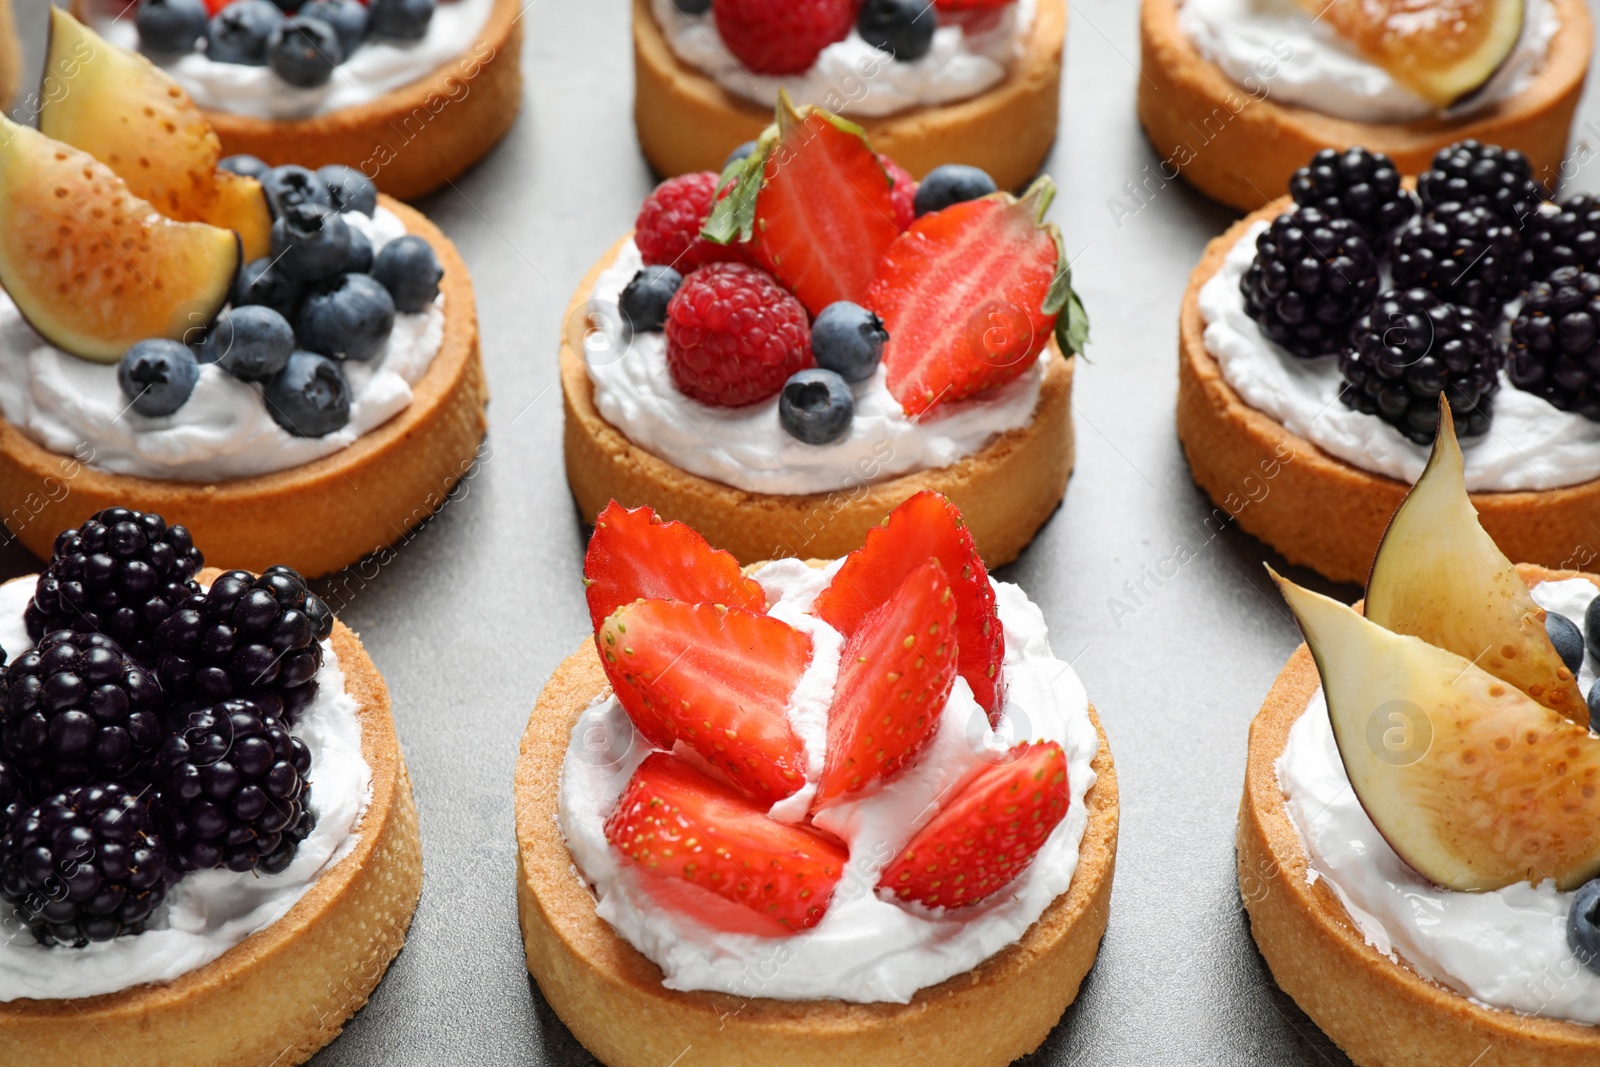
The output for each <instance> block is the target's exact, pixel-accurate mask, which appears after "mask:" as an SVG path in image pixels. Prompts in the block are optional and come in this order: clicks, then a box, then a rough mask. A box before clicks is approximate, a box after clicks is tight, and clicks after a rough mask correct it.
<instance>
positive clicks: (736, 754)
mask: <svg viewBox="0 0 1600 1067" xmlns="http://www.w3.org/2000/svg"><path fill="white" fill-rule="evenodd" d="M584 581H585V583H586V586H587V597H588V601H589V610H590V614H591V617H592V620H593V623H594V630H595V638H594V641H593V643H588V642H586V643H585V645H584V647H583V648H582V649H581V650H580V651H579V652H577V653H576V654H574V655H573V656H572V657H571V658H569V659H568V660H567V661H566V662H565V663H564V664H562V665H561V667H560V668H559V669H558V670H557V671H556V673H555V675H554V676H553V677H552V678H551V680H550V682H549V684H548V685H547V686H546V687H545V690H544V692H543V693H542V694H541V696H540V698H539V702H538V706H537V707H536V708H535V709H534V713H533V717H532V719H531V721H530V722H529V724H528V730H527V733H526V734H525V735H524V737H523V742H522V754H521V758H520V760H519V761H518V765H517V776H516V809H517V811H516V815H517V844H518V861H519V865H518V870H519V875H518V902H519V911H520V914H521V919H522V931H523V940H524V944H525V947H526V950H527V957H528V967H529V970H530V971H531V972H532V974H533V976H534V978H535V979H536V980H537V981H538V983H539V987H540V989H541V991H542V992H543V993H544V996H545V998H546V999H547V1000H548V1001H549V1003H550V1004H551V1006H552V1007H553V1008H554V1009H555V1011H556V1013H557V1015H559V1016H560V1018H561V1019H562V1021H563V1022H565V1023H566V1024H567V1026H569V1027H570V1028H571V1029H572V1030H573V1032H574V1033H575V1034H576V1035H577V1037H578V1039H579V1040H580V1041H582V1042H583V1044H584V1045H585V1046H586V1047H587V1048H588V1049H589V1050H590V1051H591V1052H593V1053H594V1055H595V1056H597V1057H598V1058H599V1059H600V1060H601V1062H603V1063H605V1064H607V1065H608V1067H657V1065H659V1064H663V1063H670V1062H672V1060H673V1059H674V1058H675V1057H679V1056H681V1055H682V1054H683V1053H684V1051H685V1050H686V1049H688V1048H693V1050H694V1052H693V1057H694V1062H696V1063H699V1064H705V1065H707V1067H734V1065H740V1064H749V1063H752V1062H755V1063H763V1064H772V1065H773V1067H801V1065H813V1064H817V1063H828V1064H838V1065H851V1067H867V1065H877V1067H901V1065H904V1067H911V1065H920V1067H1003V1065H1005V1064H1009V1063H1011V1062H1012V1061H1013V1060H1014V1059H1016V1058H1017V1057H1019V1056H1023V1055H1026V1054H1027V1053H1028V1052H1031V1051H1032V1050H1033V1049H1034V1048H1036V1047H1037V1046H1038V1045H1039V1043H1040V1042H1041V1041H1042V1040H1043V1039H1044V1037H1045V1035H1046V1034H1047V1033H1048V1032H1049V1031H1050V1030H1051V1028H1052V1027H1054V1026H1055V1025H1056V1023H1057V1022H1058V1020H1059V1019H1060V1018H1061V1015H1062V1012H1063V1011H1064V1010H1065V1008H1066V1007H1067V1005H1068V1004H1070V1003H1071V1002H1072V1000H1073V999H1074V997H1075V996H1076V995H1077V991H1078V987H1079V983H1080V982H1081V981H1082V980H1083V977H1084V975H1085V973H1086V972H1087V971H1088V970H1089V968H1090V967H1091V966H1092V965H1093V962H1094V959H1095V956H1096V954H1097V952H1098V948H1099V942H1100V938H1101V935H1102V934H1103V933H1104V930H1105V925H1106V919H1107V914H1108V909H1109V903H1110V889H1111V881H1112V870H1113V867H1114V863H1115V854H1116V842H1117V811H1118V809H1117V786H1116V775H1115V771H1114V769H1113V766H1112V762H1111V754H1110V752H1109V750H1108V749H1107V747H1106V742H1105V737H1104V735H1103V734H1102V733H1101V731H1100V729H1099V725H1098V720H1097V718H1096V715H1095V712H1094V709H1093V708H1092V707H1091V705H1090V704H1089V701H1088V698H1087V697H1086V696H1085V694H1084V691H1083V687H1082V685H1081V684H1080V683H1079V681H1078V679H1077V677H1076V675H1074V674H1073V672H1072V669H1071V668H1070V667H1069V666H1068V665H1067V664H1065V663H1063V662H1061V661H1060V660H1058V659H1056V658H1055V656H1054V655H1053V654H1052V653H1051V651H1050V645H1049V641H1048V637H1047V633H1046V629H1045V625H1044V620H1043V618H1042V617H1041V615H1040V613H1039V609H1038V608H1037V607H1035V606H1034V605H1033V604H1032V602H1030V601H1029V600H1028V598H1027V597H1026V596H1025V595H1024V594H1023V593H1022V592H1021V590H1019V589H1017V588H1016V587H1015V586H1012V585H1008V584H1006V583H1004V582H994V581H992V580H991V579H990V578H989V576H988V573H987V572H986V571H985V569H984V565H983V561H982V560H980V559H979V558H978V556H977V553H976V552H975V551H974V546H973V543H972V539H971V537H970V536H969V535H968V533H967V531H966V529H965V526H964V524H963V523H962V521H961V517H960V514H959V513H958V512H957V511H956V509H955V508H954V507H953V506H952V505H951V504H950V502H949V501H947V500H946V499H944V498H943V497H941V496H939V495H938V494H936V493H921V494H918V495H917V496H915V497H912V498H911V499H910V500H908V501H906V502H905V503H904V504H902V505H901V506H900V507H899V508H897V509H896V510H895V512H894V513H893V514H892V515H890V516H889V518H888V520H887V521H886V522H885V523H884V525H883V526H881V527H879V528H877V529H874V530H873V531H872V533H870V534H869V535H868V536H867V539H866V543H865V544H864V545H863V546H862V547H860V548H859V549H857V550H856V551H855V552H852V553H851V554H850V555H848V556H847V557H845V558H843V559H839V560H834V561H832V562H830V563H822V562H819V561H812V562H810V563H807V562H804V561H801V560H797V559H784V560H777V561H774V562H769V563H762V564H759V565H756V566H753V567H751V568H749V569H748V570H747V571H741V570H740V568H739V565H738V563H737V562H736V561H735V560H734V559H733V557H732V556H730V555H728V554H727V553H725V552H720V551H715V550H713V549H711V548H710V547H709V546H708V545H707V544H706V542H705V541H704V540H702V539H701V538H700V537H699V536H698V535H697V534H695V533H694V532H693V531H692V530H690V529H689V528H688V527H686V526H684V525H683V524H681V523H676V522H662V521H660V520H659V519H658V518H657V517H656V516H655V515H654V514H652V513H651V512H650V511H649V510H648V509H638V510H635V511H628V510H626V509H624V508H622V507H620V506H618V505H617V504H615V503H612V504H611V505H609V506H607V508H606V510H605V511H604V512H603V513H602V514H601V515H600V517H599V521H598V522H597V524H596V529H595V535H594V539H593V540H592V541H591V542H590V545H589V550H588V555H587V557H586V559H585V561H584Z"/></svg>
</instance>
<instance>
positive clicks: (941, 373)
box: [561, 98, 1088, 566]
mask: <svg viewBox="0 0 1600 1067" xmlns="http://www.w3.org/2000/svg"><path fill="white" fill-rule="evenodd" d="M1054 191H1055V189H1054V186H1053V185H1052V184H1051V183H1050V180H1049V179H1048V178H1041V179H1039V181H1038V182H1036V183H1035V184H1034V186H1033V187H1032V188H1031V189H1029V191H1028V192H1027V194H1026V195H1024V196H1023V197H1022V198H1020V199H1018V198H1016V197H1013V196H1011V195H1010V194H1008V193H1002V192H996V191H995V183H994V181H993V180H992V179H991V178H990V177H989V176H988V175H986V174H984V173H983V172H982V171H980V170H978V169H977V168H974V167H967V166H956V165H950V166H945V167H940V168H938V169H936V170H935V171H933V172H932V173H930V174H929V175H928V176H927V178H925V179H924V180H923V181H922V182H921V183H918V182H916V181H915V180H913V179H912V178H911V177H910V176H909V175H908V174H907V173H906V172H905V171H904V170H903V169H902V168H900V167H899V166H898V165H897V164H895V163H894V161H893V160H891V159H889V158H888V157H887V156H883V155H879V154H875V153H874V152H873V150H872V148H871V147H870V146H869V145H868V143H867V141H866V139H865V137H864V135H863V134H862V132H861V129H860V128H859V127H857V126H855V125H854V124H852V123H850V122H848V121H846V120H843V119H839V118H837V117H835V116H833V115H830V114H828V113H827V112H824V111H821V110H819V109H816V108H811V107H800V108H795V107H793V106H792V105H791V104H789V102H788V100H787V98H785V100H784V102H783V104H782V105H781V107H780V109H779V112H778V122H777V124H776V125H774V126H772V127H771V128H769V129H768V130H767V132H766V133H764V134H763V135H762V137H761V140H760V142H759V144H758V146H757V147H756V148H755V149H754V150H753V151H752V152H751V153H750V154H749V155H747V156H745V157H743V158H740V159H738V160H736V161H734V162H733V163H732V164H730V165H729V167H728V169H727V170H726V171H725V172H724V173H723V174H722V175H721V176H720V178H719V176H718V175H716V174H713V173H711V172H709V171H708V172H703V173H697V174H686V175H680V176H678V177H676V178H669V179H668V180H667V181H665V182H663V183H662V184H661V185H660V186H658V187H657V189H656V190H655V192H653V193H652V194H651V195H650V197H649V198H648V199H647V200H646V201H645V204H644V208H643V210H641V211H640V213H639V219H638V225H637V229H636V230H635V232H634V233H633V234H632V235H630V236H628V237H625V238H623V239H622V240H621V241H620V242H618V244H617V245H616V246H614V247H613V248H612V249H611V251H609V252H607V253H606V255H605V256H604V257H603V258H602V259H601V260H600V262H599V263H597V264H595V266H594V268H593V269H592V270H591V271H590V272H589V275H588V277H586V278H585V279H584V280H583V282H582V283H581V284H580V285H579V287H578V291H577V293H576V295H575V296H574V297H573V301H572V305H571V307H570V308H569V311H568V316H567V321H566V330H565V334H564V336H563V338H562V347H561V383H562V390H563V393H564V394H565V397H566V463H567V478H568V481H569V482H570V483H571V486H572V491H573V495H574V496H575V497H576V498H577V502H578V507H579V510H580V512H581V513H582V514H585V515H593V514H596V513H597V512H599V510H600V509H601V508H602V507H604V506H605V504H606V502H607V501H608V500H620V501H621V502H622V503H623V504H625V505H627V506H629V507H632V506H636V505H641V504H648V505H650V506H651V507H653V508H655V509H656V510H657V511H658V512H660V513H661V514H663V515H664V516H666V517H669V518H676V519H682V520H684V521H686V522H689V523H691V524H692V525H694V526H695V527H696V529H698V530H700V531H701V532H703V533H704V534H705V535H706V536H707V537H708V538H710V539H711V541H712V543H713V544H716V545H717V546H718V547H721V548H726V549H728V550H729V551H731V552H732V553H733V554H734V555H735V556H737V557H739V559H741V560H744V561H746V562H752V561H754V560H758V559H774V558H782V557H785V556H800V557H802V558H810V557H818V558H832V557H835V556H840V555H843V554H844V553H845V552H847V551H849V550H850V549H851V548H852V547H854V546H855V545H857V544H859V543H860V541H861V538H862V537H863V536H865V534H866V531H867V530H868V529H869V528H870V527H871V526H872V525H874V524H875V523H876V522H877V521H878V520H879V519H880V518H881V517H882V516H883V515H884V513H885V512H887V511H889V510H891V509H892V508H893V507H894V506H895V505H897V504H899V503H900V502H901V501H903V500H905V499H906V498H907V497H909V496H911V495H912V494H913V493H916V492H918V491H920V490H923V489H934V490H937V491H939V492H942V493H944V494H946V495H947V496H949V497H950V498H951V499H952V500H954V501H955V502H956V504H957V505H958V506H960V507H961V509H962V510H963V511H965V512H966V513H967V514H968V515H969V516H972V518H971V520H970V521H971V524H972V532H973V536H974V537H975V538H976V539H977V542H978V549H979V551H980V553H981V554H982V555H983V558H984V559H985V560H987V561H988V562H989V563H990V564H991V565H993V566H998V565H1000V564H1001V563H1005V562H1007V561H1009V560H1011V559H1013V558H1015V556H1016V555H1017V553H1018V552H1020V551H1021V550H1022V548H1023V547H1024V546H1025V545H1027V543H1028V542H1029V541H1030V540H1031V539H1032V538H1033V536H1034V534H1035V533H1036V532H1037V531H1038V529H1039V527H1040V526H1041V525H1043V523H1044V521H1045V520H1046V519H1047V518H1048V517H1049V516H1050V514H1051V512H1052V511H1054V510H1055V508H1056V506H1057V505H1058V504H1059V503H1060V501H1061V498H1062V495H1063V494H1064V493H1065V491H1066V484H1067V476H1068V474H1069V473H1070V471H1071V469H1072V423H1071V403H1070V398H1071V386H1072V368H1073V361H1072V358H1071V357H1072V355H1073V353H1075V352H1077V351H1078V350H1079V349H1080V348H1081V346H1082V345H1083V343H1084V340H1085V338H1086V335H1087V332H1088V326H1087V320H1086V319H1085V317H1084V313H1083V307H1082V305H1081V304H1080V303H1079V302H1078V299H1077V297H1076V295H1075V294H1074V293H1073V291H1072V285H1071V274H1070V269H1069V266H1068V263H1067V259H1066V254H1065V250H1064V248H1063V245H1062V242H1061V237H1060V234H1059V233H1058V232H1057V230H1056V228H1055V227H1054V225H1051V224H1048V223H1045V222H1044V221H1043V216H1044V212H1045V210H1046V209H1047V207H1048V206H1049V203H1050V200H1051V198H1052V196H1053V195H1054Z"/></svg>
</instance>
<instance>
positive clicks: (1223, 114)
mask: <svg viewBox="0 0 1600 1067" xmlns="http://www.w3.org/2000/svg"><path fill="white" fill-rule="evenodd" d="M1554 2H1555V5H1556V8H1557V10H1558V11H1559V12H1560V16H1561V32H1560V33H1558V34H1557V35H1556V38H1555V40H1554V41H1553V42H1552V43H1551V46H1550V55H1549V60H1548V62H1547V63H1546V64H1545V67H1544V69H1543V71H1541V73H1540V74H1539V76H1538V77H1537V78H1536V79H1535V80H1534V83H1533V84H1532V85H1530V86H1529V87H1528V88H1527V89H1526V90H1524V91H1523V92H1521V93H1519V94H1517V96H1515V97H1514V98H1512V99H1510V100H1506V101H1503V102H1502V103H1499V104H1496V105H1495V106H1493V107H1491V108H1488V109H1486V110H1484V111H1480V112H1477V113H1476V114H1474V115H1472V116H1470V117H1468V118H1466V119H1460V120H1456V121H1445V120H1443V119H1441V118H1437V117H1435V118H1429V119H1422V120H1418V121H1416V122H1405V123H1368V122H1351V121H1349V120H1347V119H1336V118H1332V117H1330V116H1327V115H1322V114H1318V113H1317V112H1315V111H1310V110H1307V109H1306V108H1303V107H1295V106H1292V105H1289V104H1279V103H1277V102H1275V101H1274V100H1273V99H1272V96H1271V81H1270V79H1266V78H1263V79H1262V80H1261V82H1260V84H1259V86H1257V88H1256V92H1255V94H1254V95H1252V94H1251V93H1250V92H1248V91H1246V90H1245V89H1244V88H1241V87H1240V86H1239V85H1238V84H1237V83H1235V82H1234V81H1233V80H1232V79H1231V78H1229V77H1228V76H1227V75H1225V74H1224V73H1223V72H1222V70H1221V68H1219V67H1218V66H1217V65H1216V64H1214V63H1211V62H1209V61H1207V60H1206V59H1204V58H1203V57H1201V55H1200V53H1199V52H1198V51H1197V50H1196V49H1195V47H1194V45H1193V43H1192V42H1191V41H1190V40H1189V38H1188V36H1187V35H1185V34H1184V33H1183V31H1182V30H1181V29H1179V28H1178V0H1143V8H1142V11H1141V15H1140V19H1139V52H1140V78H1139V122H1140V124H1141V125H1143V126H1144V130H1145V133H1146V134H1147V135H1148V136H1149V138H1150V142H1151V144H1153V145H1154V146H1155V149H1156V151H1157V152H1158V153H1159V154H1160V156H1161V158H1162V159H1163V160H1164V161H1167V165H1165V167H1164V169H1163V170H1162V171H1161V173H1160V176H1159V177H1160V178H1161V179H1170V178H1171V177H1173V171H1174V169H1176V170H1177V171H1179V172H1181V173H1182V175H1183V177H1184V178H1185V179H1186V180H1187V181H1188V182H1189V184H1191V185H1193V186H1194V187H1195V188H1197V189H1199V190H1200V191H1201V192H1203V193H1205V194H1206V195H1207V196H1209V197H1212V198H1213V199H1215V200H1220V201H1222V202H1223V203H1224V204H1227V205H1229V206H1230V207H1234V208H1238V209H1239V210H1240V211H1252V210H1254V209H1256V208H1258V207H1260V206H1261V205H1262V204H1265V203H1266V202H1267V201H1269V200H1272V199H1274V198H1275V197H1277V196H1278V195H1279V194H1281V193H1282V192H1283V191H1284V190H1286V189H1287V188H1288V187H1289V177H1290V175H1292V174H1293V173H1294V172H1295V171H1296V170H1298V169H1299V168H1301V167H1303V166H1305V165H1306V163H1307V162H1308V161H1309V160H1310V159H1311V157H1312V156H1313V155H1315V154H1316V153H1317V152H1319V151H1320V150H1322V149H1324V148H1347V147H1349V146H1350V145H1362V146H1364V147H1366V148H1370V149H1372V150H1373V151H1377V152H1385V153H1387V154H1388V155H1389V156H1390V158H1392V159H1393V160H1394V162H1395V165H1396V166H1397V167H1399V168H1400V171H1401V173H1403V174H1419V173H1421V172H1422V171H1424V170H1426V169H1428V167H1429V165H1430V164H1431V163H1432V160H1433V156H1434V153H1436V152H1437V151H1438V150H1439V149H1441V148H1443V147H1445V146H1446V145H1449V144H1454V143H1455V142H1456V141H1461V140H1465V139H1466V138H1469V137H1475V138H1477V139H1478V140H1480V141H1485V142H1487V143H1489V144H1498V145H1504V146H1506V147H1507V148H1517V149H1521V150H1522V151H1523V152H1524V153H1526V154H1527V156H1528V159H1529V160H1530V161H1532V163H1533V172H1534V176H1535V177H1537V178H1539V179H1540V180H1542V181H1545V182H1546V184H1549V185H1554V184H1555V182H1553V181H1551V179H1552V178H1553V177H1555V176H1558V175H1561V174H1562V169H1561V168H1562V163H1563V160H1564V158H1565V156H1566V151H1567V137H1568V134H1569V133H1570V131H1571V129H1572V116H1573V112H1574V110H1575V109H1576V108H1577V106H1578V99H1579V97H1581V96H1582V95H1583V81H1584V77H1585V76H1586V75H1587V73H1588V69H1589V53H1590V51H1591V50H1592V48H1593V45H1594V40H1593V39H1594V28H1593V25H1592V23H1591V21H1590V18H1589V8H1588V4H1587V2H1586V0H1554ZM1263 93H1264V94H1265V95H1262V94H1263Z"/></svg>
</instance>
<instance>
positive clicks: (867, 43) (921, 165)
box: [633, 0, 1067, 189]
mask: <svg viewBox="0 0 1600 1067" xmlns="http://www.w3.org/2000/svg"><path fill="white" fill-rule="evenodd" d="M1066 30H1067V5H1066V3H1065V2H1064V0H932V2H929V0H805V2H803V3H768V2H766V0H634V4H633V55H634V84H635V88H634V121H635V124H636V125H637V127H638V131H639V145H640V147H641V148H642V149H643V150H644V154H645V158H646V159H648V160H649V161H650V164H651V166H653V167H654V168H655V169H656V170H657V171H658V172H660V173H662V174H666V175H677V174H686V173H694V172H697V171H707V170H715V169H717V168H719V167H721V166H722V163H723V159H724V158H725V157H726V156H727V155H728V153H729V152H731V151H733V150H734V149H735V148H736V147H737V146H739V145H741V144H743V143H744V142H746V141H749V140H751V139H753V138H755V137H758V136H759V135H760V133H761V130H762V128H763V127H765V126H766V125H767V122H768V121H769V118H770V116H771V114H772V108H773V106H774V105H775V104H776V103H777V101H778V94H779V93H780V92H786V93H788V95H789V96H790V97H791V98H792V99H793V100H795V101H796V102H797V103H800V104H812V105H816V106H818V107H824V108H827V109H828V110H829V111H833V112H836V113H838V114H841V115H844V116H845V117H847V118H849V119H851V120H852V121H854V122H858V123H860V124H861V126H862V127H863V128H864V129H865V130H866V131H867V133H868V135H869V136H870V137H871V138H872V141H873V143H874V144H876V145H877V146H878V150H879V151H881V152H885V153H887V154H889V155H891V156H893V157H894V158H895V159H896V160H897V161H898V162H899V163H900V165H901V166H903V167H905V168H906V169H907V170H909V171H910V172H911V173H912V174H913V175H915V176H916V177H919V178H920V177H922V176H923V175H924V174H926V173H927V172H928V171H930V170H932V169H933V168H934V167H936V166H938V165H940V164H942V163H967V164H970V165H973V166H977V167H981V168H983V169H984V170H986V171H988V172H989V173H990V174H992V175H993V176H994V178H995V180H996V181H998V182H999V183H1000V187H1001V188H1002V189H1019V188H1021V187H1022V185H1023V184H1024V183H1026V182H1027V181H1028V180H1029V179H1030V178H1032V177H1033V176H1034V175H1035V174H1036V173H1038V170H1039V167H1040V165H1041V164H1042V163H1043V162H1044V159H1045V156H1046V155H1047V154H1048V153H1049V151H1050V146H1051V144H1053V143H1054V141H1055V137H1056V125H1057V115H1058V110H1059V100H1060V95H1061V52H1062V47H1063V45H1064V44H1065V39H1066Z"/></svg>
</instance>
